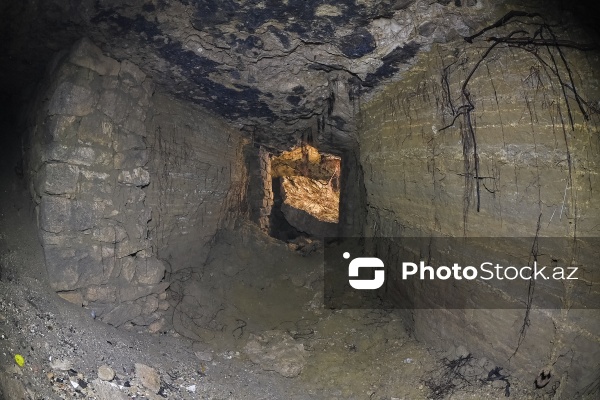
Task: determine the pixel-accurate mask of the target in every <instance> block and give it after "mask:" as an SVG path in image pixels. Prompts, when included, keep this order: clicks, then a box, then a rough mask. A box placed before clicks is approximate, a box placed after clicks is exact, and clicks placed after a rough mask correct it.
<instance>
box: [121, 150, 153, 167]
mask: <svg viewBox="0 0 600 400" xmlns="http://www.w3.org/2000/svg"><path fill="white" fill-rule="evenodd" d="M148 157H149V154H148V150H126V151H124V152H122V153H117V154H115V157H114V167H115V169H133V168H137V167H143V166H145V165H146V164H148Z"/></svg>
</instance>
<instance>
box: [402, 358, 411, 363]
mask: <svg viewBox="0 0 600 400" xmlns="http://www.w3.org/2000/svg"><path fill="white" fill-rule="evenodd" d="M412 362H413V359H412V358H405V359H404V364H410V363H412Z"/></svg>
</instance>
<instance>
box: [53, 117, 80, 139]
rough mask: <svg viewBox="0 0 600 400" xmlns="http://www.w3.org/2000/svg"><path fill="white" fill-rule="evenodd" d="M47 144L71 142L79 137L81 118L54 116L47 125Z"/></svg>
mask: <svg viewBox="0 0 600 400" xmlns="http://www.w3.org/2000/svg"><path fill="white" fill-rule="evenodd" d="M45 129H46V131H45V138H46V140H45V143H50V142H51V141H55V142H58V141H64V140H70V139H73V138H75V137H76V136H77V132H78V129H79V118H77V117H75V116H73V115H52V116H49V117H48V118H47V119H46V123H45Z"/></svg>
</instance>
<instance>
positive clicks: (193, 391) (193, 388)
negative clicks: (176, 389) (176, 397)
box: [186, 385, 196, 393]
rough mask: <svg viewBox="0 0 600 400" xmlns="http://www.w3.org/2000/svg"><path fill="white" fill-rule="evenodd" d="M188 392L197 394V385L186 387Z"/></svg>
mask: <svg viewBox="0 0 600 400" xmlns="http://www.w3.org/2000/svg"><path fill="white" fill-rule="evenodd" d="M186 389H187V391H188V392H192V393H195V392H196V385H190V386H188V387H186Z"/></svg>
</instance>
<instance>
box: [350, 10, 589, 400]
mask: <svg viewBox="0 0 600 400" xmlns="http://www.w3.org/2000/svg"><path fill="white" fill-rule="evenodd" d="M496 17H498V18H499V17H500V16H496ZM535 18H537V17H534V19H535ZM490 21H492V22H494V21H496V19H494V18H490ZM513 22H515V23H516V24H515V25H516V26H518V27H524V31H525V32H528V31H529V30H531V29H532V26H538V27H539V26H541V25H536V24H537V23H538V22H540V20H538V21H535V20H533V21H532V20H530V19H528V18H525V20H524V21H523V25H519V24H520V23H519V22H518V21H511V24H512V23H513ZM525 23H530V25H528V26H526V25H525ZM515 25H512V26H511V29H517V28H516V27H515ZM502 29H503V27H499V28H498V27H497V29H495V30H491V31H490V32H488V33H486V34H485V35H483V37H481V38H473V39H472V41H473V44H470V43H469V42H467V41H463V40H461V41H457V42H455V43H452V44H451V46H442V45H440V46H434V47H433V48H432V50H431V51H430V52H428V53H423V54H421V55H420V56H419V59H418V62H417V64H416V65H414V66H413V67H412V68H411V69H410V70H409V71H408V72H407V73H406V74H405V76H404V79H403V80H402V81H401V82H400V83H397V84H393V85H391V86H389V87H387V88H386V89H385V90H383V91H382V92H381V93H379V94H378V95H377V96H375V97H374V98H372V99H371V100H370V101H369V102H367V103H366V104H363V106H362V108H361V112H360V128H359V142H360V143H359V148H360V164H361V166H362V169H363V172H364V185H365V189H366V193H367V195H366V204H367V205H368V208H367V218H366V227H365V230H364V233H365V235H366V236H375V237H407V236H450V237H461V236H482V237H496V236H507V237H511V236H512V237H519V236H522V237H529V238H532V237H535V236H538V235H539V236H557V237H583V236H592V237H593V236H596V237H597V236H598V233H599V231H598V229H599V227H600V213H598V210H599V209H600V198H598V196H597V195H595V192H596V191H598V190H599V189H600V180H599V179H598V173H597V172H598V170H599V167H600V142H599V141H598V138H599V136H598V133H599V127H600V118H599V113H598V99H599V98H600V90H599V88H600V75H599V70H598V68H597V67H598V65H599V60H600V58H599V54H598V53H597V52H590V51H580V50H579V49H575V48H573V47H560V46H558V47H556V46H554V47H551V48H550V47H546V46H540V47H539V48H538V49H537V50H535V52H534V51H531V50H532V49H531V43H530V44H529V45H530V47H529V48H526V47H524V46H523V47H519V45H517V44H516V43H518V42H516V41H514V42H512V44H513V45H512V46H507V45H505V44H503V43H499V44H498V45H495V47H494V46H492V48H491V49H490V46H491V45H492V44H494V43H495V42H494V39H490V40H489V41H487V42H486V41H485V38H487V37H489V36H494V35H495V37H496V38H498V37H501V38H505V37H508V35H509V34H510V33H509V31H502ZM543 29H546V28H543ZM545 34H546V36H545V37H547V38H548V37H550V38H552V35H550V34H549V33H548V32H547V31H546V33H545ZM555 34H556V35H557V36H556V37H554V38H553V39H552V40H558V41H562V40H564V41H570V42H571V43H587V42H588V38H587V37H586V36H584V35H582V34H581V32H578V31H577V30H576V29H568V28H564V29H560V28H558V29H557V31H556V32H555ZM520 35H523V34H522V33H521V34H520ZM524 36H527V35H524ZM478 40H479V41H478ZM563 59H564V60H566V61H563ZM565 251H566V249H565ZM386 255H387V256H392V254H385V251H384V252H383V253H382V254H381V256H382V257H383V258H385V257H386ZM586 261H587V265H588V266H590V267H594V266H596V265H597V262H596V260H593V259H589V260H586ZM588 278H589V280H588V281H587V282H585V284H586V286H587V293H588V295H589V296H596V297H597V295H598V290H597V289H596V288H597V287H598V283H600V275H599V273H598V271H597V268H592V269H591V271H590V275H588ZM388 284H389V282H388ZM392 285H393V283H392ZM425 289H427V287H425V288H421V290H420V291H419V290H418V288H417V289H415V292H414V294H415V296H423V297H428V301H429V302H433V303H436V302H438V304H443V303H442V302H443V300H444V299H443V293H441V294H440V293H438V295H439V296H440V297H432V296H433V295H432V293H428V292H427V291H426V290H425ZM525 290H527V289H525ZM561 290H562V292H560V293H561V296H562V297H561V299H562V301H563V308H569V307H570V306H571V304H570V301H571V298H570V297H569V296H570V294H569V291H568V290H569V289H568V288H561ZM477 295H482V296H486V294H485V293H483V292H482V293H465V298H475V297H476V296H477ZM590 298H591V297H590ZM578 307H582V306H581V304H579V305H578V306H576V307H574V308H578ZM590 308H591V309H588V310H583V309H571V310H566V309H562V310H548V309H536V308H535V307H534V308H531V309H529V310H525V309H520V310H484V309H466V310H457V309H438V310H433V309H430V310H425V309H423V310H413V311H411V312H409V313H408V315H407V317H408V320H409V321H411V322H410V324H411V327H412V329H413V330H414V333H415V335H416V336H417V338H419V339H421V340H424V341H426V342H428V343H431V344H435V345H437V346H439V347H442V348H448V347H452V346H460V345H463V346H466V347H467V349H468V350H469V351H470V352H472V353H474V354H476V355H478V356H485V357H488V358H490V359H492V360H494V362H496V363H497V365H499V366H503V367H505V368H507V369H508V370H510V371H511V373H512V374H513V376H514V377H515V379H523V381H524V382H526V383H527V384H532V382H533V381H534V379H535V378H536V376H538V374H539V373H540V371H541V370H542V369H549V370H552V374H553V378H552V379H553V380H552V382H551V383H552V384H551V385H549V386H548V388H546V390H554V391H555V392H556V393H558V394H559V395H560V394H562V395H563V396H564V398H574V397H577V396H581V395H583V394H588V395H591V394H592V393H596V394H597V391H598V384H597V382H598V380H599V379H600V372H598V368H597V362H598V359H600V335H598V332H599V329H598V323H599V322H598V321H599V318H598V317H599V312H598V310H597V309H594V305H593V304H592V305H591V306H590ZM549 388H552V389H549Z"/></svg>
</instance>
